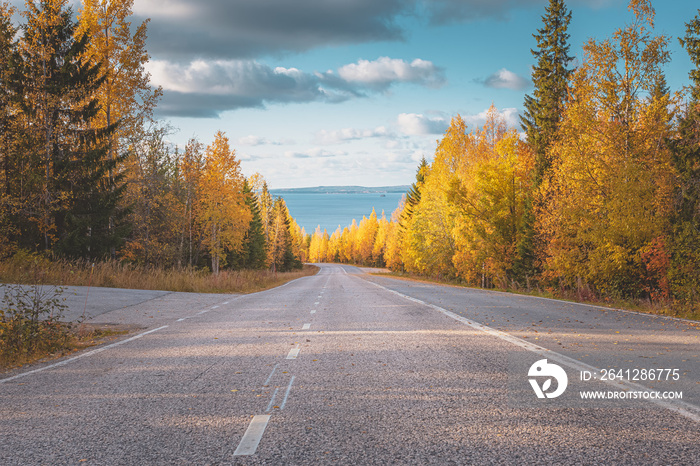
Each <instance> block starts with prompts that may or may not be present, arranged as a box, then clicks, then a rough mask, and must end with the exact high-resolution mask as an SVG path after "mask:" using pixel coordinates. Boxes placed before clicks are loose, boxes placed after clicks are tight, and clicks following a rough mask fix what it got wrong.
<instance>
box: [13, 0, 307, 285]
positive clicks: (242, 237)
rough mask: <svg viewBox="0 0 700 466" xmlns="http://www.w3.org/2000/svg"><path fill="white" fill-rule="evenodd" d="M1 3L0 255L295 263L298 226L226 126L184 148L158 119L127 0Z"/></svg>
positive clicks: (142, 35)
mask: <svg viewBox="0 0 700 466" xmlns="http://www.w3.org/2000/svg"><path fill="white" fill-rule="evenodd" d="M67 4H68V2H67V0H36V1H28V2H27V3H26V7H27V9H26V11H24V12H22V15H23V18H24V22H23V24H22V25H21V27H20V28H16V27H15V26H14V25H13V23H12V15H13V14H14V13H15V12H14V10H13V9H12V7H11V6H10V5H9V4H8V3H6V2H2V3H0V256H2V257H7V256H9V255H12V254H14V253H15V252H17V251H18V250H22V251H29V252H40V253H45V254H48V255H50V256H52V257H65V258H71V259H72V258H75V259H85V260H95V259H110V258H111V259H114V260H125V261H129V262H133V263H139V264H146V265H153V266H161V267H170V266H198V267H210V268H211V270H212V271H213V272H215V273H218V271H219V270H220V269H221V268H224V267H231V268H266V267H271V268H274V269H275V270H289V269H291V268H297V267H301V262H302V261H303V260H304V259H305V256H304V253H305V250H306V247H305V246H303V242H304V236H305V235H304V233H303V231H302V230H301V229H300V228H299V227H298V226H297V225H296V223H295V222H294V220H293V219H292V218H291V217H290V215H289V211H288V210H287V207H286V205H285V203H284V200H283V199H281V198H277V199H273V198H272V197H271V196H270V194H269V192H267V188H266V185H265V183H264V180H262V178H261V177H260V176H259V175H256V176H254V177H253V178H252V179H251V180H246V179H245V178H244V177H243V175H242V173H241V171H240V162H239V161H238V160H237V159H236V157H235V151H234V150H232V149H231V148H230V146H229V142H228V139H227V138H226V136H225V135H224V134H223V133H221V132H218V133H217V134H216V136H215V139H214V142H213V143H212V144H211V145H209V146H207V147H204V146H203V145H202V144H200V143H199V142H197V140H194V139H193V140H191V141H190V142H189V144H188V145H187V147H186V148H185V149H184V150H179V149H178V148H175V147H173V146H172V145H171V144H170V143H169V142H168V135H169V129H168V127H167V126H166V125H164V124H163V123H162V122H159V121H157V120H155V119H154V117H153V112H154V109H155V107H156V105H157V103H158V100H159V98H160V96H161V94H162V90H161V89H160V88H157V89H154V88H152V87H151V85H150V82H149V79H150V77H149V74H148V73H147V72H146V71H145V68H144V65H145V64H146V63H147V62H148V60H149V56H148V53H147V51H146V48H145V42H146V37H147V36H146V33H147V21H145V22H143V23H142V24H140V25H135V26H134V25H132V24H131V23H130V21H129V18H130V16H131V14H132V6H133V0H111V1H109V2H103V1H99V0H84V1H83V6H82V8H81V10H80V11H79V14H78V15H77V20H74V19H73V18H74V15H73V12H72V10H71V9H70V8H69V7H68V6H67Z"/></svg>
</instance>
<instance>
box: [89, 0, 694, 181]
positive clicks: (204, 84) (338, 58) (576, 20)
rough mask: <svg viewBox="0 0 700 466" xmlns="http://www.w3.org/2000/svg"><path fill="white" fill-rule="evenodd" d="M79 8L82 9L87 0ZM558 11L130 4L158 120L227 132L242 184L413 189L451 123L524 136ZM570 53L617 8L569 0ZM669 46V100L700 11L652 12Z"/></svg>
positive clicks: (659, 6)
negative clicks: (499, 121)
mask: <svg viewBox="0 0 700 466" xmlns="http://www.w3.org/2000/svg"><path fill="white" fill-rule="evenodd" d="M76 3H77V2H76ZM547 4H548V1H547V0H294V1H290V0H135V3H134V14H135V15H134V22H138V21H141V20H142V19H144V18H150V19H151V21H150V23H149V41H148V49H149V52H150V53H151V62H150V63H149V66H148V70H149V71H150V73H151V74H152V83H153V84H155V85H161V86H163V88H164V92H165V94H164V97H163V99H162V101H161V103H160V106H159V109H158V115H157V116H158V117H159V118H161V119H164V120H168V121H169V122H170V123H171V124H172V125H173V126H174V127H175V128H177V129H178V131H177V132H176V133H175V134H173V135H172V140H173V142H175V143H176V144H184V143H185V142H186V141H187V140H188V139H189V138H190V137H192V136H196V137H197V138H198V139H199V140H200V141H201V142H203V143H205V144H206V143H209V142H210V141H211V140H212V139H213V135H214V133H215V132H216V131H217V130H222V131H224V132H225V133H226V134H227V136H228V137H229V138H230V140H231V144H232V146H233V147H234V148H235V149H236V151H237V155H238V157H239V158H240V159H241V160H242V168H243V171H244V173H245V174H246V175H250V174H252V173H254V172H260V173H261V174H262V175H263V176H264V177H265V178H266V179H267V180H268V182H269V184H270V186H271V187H272V188H289V187H302V186H317V185H365V186H380V185H397V184H409V183H411V182H412V181H413V179H414V174H415V169H416V166H417V164H418V161H419V160H420V158H421V157H422V156H425V157H426V158H427V159H429V160H431V159H432V156H433V153H434V150H435V147H436V141H437V139H439V138H440V137H441V134H442V133H443V131H444V130H445V128H446V127H447V125H448V124H449V121H450V118H451V117H452V116H454V115H456V114H461V115H462V117H464V118H465V120H466V121H467V122H468V123H469V124H470V126H472V127H474V126H478V125H479V124H480V123H481V122H482V121H483V113H484V111H485V110H486V109H487V108H488V107H489V106H490V105H491V103H493V104H495V105H496V106H497V107H498V109H499V110H500V111H501V112H502V113H503V114H504V115H505V117H506V118H507V120H508V121H509V122H511V123H512V124H513V125H517V122H518V114H519V112H521V111H522V103H523V98H524V96H525V94H526V93H528V92H531V90H532V89H531V82H530V67H531V66H532V65H533V63H534V61H533V58H532V55H531V53H530V49H531V48H534V47H535V41H534V39H533V38H532V34H533V33H534V32H535V31H536V29H537V28H539V27H541V16H542V15H543V14H544V8H545V6H546V5H547ZM567 6H568V7H569V8H570V9H571V10H572V11H573V19H572V21H571V25H570V28H569V32H570V34H571V39H570V43H571V46H572V54H573V55H575V56H576V57H577V58H578V59H581V58H582V46H583V44H584V43H585V41H587V40H588V39H589V38H596V39H603V38H605V37H609V36H610V35H611V34H612V33H613V32H614V30H615V29H616V28H619V27H622V26H623V25H624V24H625V23H626V22H629V21H630V20H631V14H630V13H628V11H627V2H626V1H622V0H575V1H574V0H571V1H569V2H567ZM653 6H654V7H655V9H656V13H657V16H656V32H657V33H658V34H666V35H668V36H670V38H671V41H670V47H669V48H670V50H671V52H672V62H671V63H670V64H669V65H668V66H667V68H666V71H667V79H668V82H669V85H670V86H671V88H672V90H678V89H680V88H681V87H682V86H685V85H687V83H688V78H687V75H688V71H689V70H690V67H691V64H690V61H689V60H688V57H687V55H686V53H685V51H684V50H682V49H681V48H680V46H679V45H678V40H677V37H678V36H682V35H683V34H684V31H685V25H684V24H685V22H687V21H689V20H690V19H691V18H692V17H693V16H694V15H695V14H697V13H698V8H699V7H700V5H698V3H697V0H692V1H691V0H672V1H665V2H661V1H659V0H656V1H654V2H653Z"/></svg>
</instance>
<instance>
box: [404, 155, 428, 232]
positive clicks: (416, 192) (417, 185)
mask: <svg viewBox="0 0 700 466" xmlns="http://www.w3.org/2000/svg"><path fill="white" fill-rule="evenodd" d="M427 170H428V162H427V160H425V157H422V158H421V160H420V164H419V165H418V170H416V181H415V182H414V183H413V184H412V185H411V188H410V189H409V190H408V192H407V193H406V203H405V204H404V209H403V212H402V213H401V218H400V219H399V227H400V229H402V230H403V229H405V228H406V223H407V222H408V221H410V219H411V217H412V216H413V211H414V210H415V208H416V206H417V205H418V203H419V202H420V196H421V188H422V187H423V183H424V182H425V173H426V172H427Z"/></svg>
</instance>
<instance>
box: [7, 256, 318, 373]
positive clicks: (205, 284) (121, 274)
mask: <svg viewBox="0 0 700 466" xmlns="http://www.w3.org/2000/svg"><path fill="white" fill-rule="evenodd" d="M317 271H318V267H315V266H313V265H304V267H303V268H302V269H301V270H295V271H292V272H281V273H274V272H271V271H269V270H238V271H222V272H221V273H220V274H219V275H213V274H211V273H210V272H208V271H204V270H194V269H159V268H147V267H140V266H133V265H128V264H122V263H119V262H116V261H115V262H101V263H96V264H95V265H94V266H93V265H92V264H87V263H80V262H78V263H76V262H68V261H49V260H47V259H45V258H43V257H42V256H38V255H33V254H18V255H15V256H14V257H13V258H11V259H8V260H5V261H2V262H0V282H2V283H6V284H28V285H33V286H30V287H20V286H14V285H7V286H6V287H5V290H4V293H1V294H2V296H0V298H1V299H2V303H1V305H0V369H10V368H14V367H18V366H22V365H24V364H28V363H31V362H35V361H38V360H42V359H46V358H55V357H60V356H64V355H66V354H69V353H71V352H73V351H76V350H79V349H82V348H85V347H88V346H92V345H95V344H99V343H101V342H102V341H104V340H105V339H106V338H110V337H113V336H115V335H119V334H122V333H128V332H129V331H130V330H133V329H114V328H102V327H100V328H98V327H94V326H90V325H89V324H86V323H80V324H69V323H65V322H63V321H62V316H63V312H64V311H65V304H63V302H64V299H63V298H62V296H61V294H62V293H63V289H62V288H61V287H62V286H70V285H72V286H88V285H90V286H102V287H112V288H131V289H148V290H165V291H185V292H196V293H253V292H257V291H262V290H267V289H270V288H274V287H276V286H279V285H282V284H284V283H287V282H289V281H290V280H295V279H297V278H301V277H305V276H309V275H314V274H315V273H316V272H317ZM46 285H56V286H58V288H54V287H53V286H46Z"/></svg>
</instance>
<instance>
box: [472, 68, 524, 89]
mask: <svg viewBox="0 0 700 466" xmlns="http://www.w3.org/2000/svg"><path fill="white" fill-rule="evenodd" d="M480 82H481V83H483V84H484V85H485V86H486V87H491V88H493V89H512V90H515V91H522V90H525V89H527V88H528V87H530V81H529V80H528V79H525V78H523V77H522V76H518V75H517V74H515V73H513V72H512V71H509V70H507V69H506V68H501V69H500V70H498V71H497V72H495V73H494V74H492V75H491V76H489V77H487V78H486V79H484V80H482V81H480Z"/></svg>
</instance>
